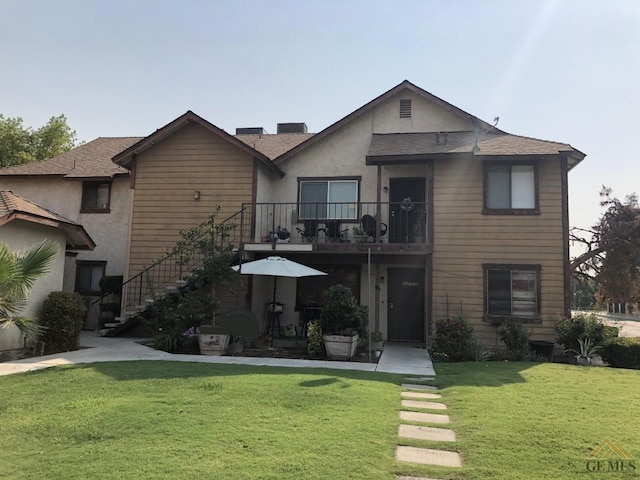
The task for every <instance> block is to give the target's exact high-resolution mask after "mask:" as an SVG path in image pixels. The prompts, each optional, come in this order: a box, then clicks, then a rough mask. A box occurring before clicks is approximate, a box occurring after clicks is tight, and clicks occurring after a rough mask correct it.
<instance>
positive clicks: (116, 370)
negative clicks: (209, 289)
mask: <svg viewBox="0 0 640 480" xmlns="http://www.w3.org/2000/svg"><path fill="white" fill-rule="evenodd" d="M65 368H79V369H90V370H94V371H97V372H100V373H101V374H103V375H105V376H108V377H110V378H112V379H114V380H118V381H135V380H154V379H156V380H169V379H178V378H180V379H185V378H205V377H209V378H211V377H223V376H245V375H248V376H251V375H305V376H309V375H314V376H317V377H318V378H317V379H313V380H308V379H305V380H302V381H301V382H300V386H301V387H307V388H311V387H316V388H317V387H323V386H327V385H332V384H335V383H344V385H343V387H348V386H349V385H348V384H347V383H346V382H344V379H350V380H364V381H378V382H384V383H391V384H394V385H398V386H400V384H401V383H403V376H401V375H396V374H393V373H379V372H365V371H358V370H334V369H327V368H291V367H270V366H256V365H236V364H220V363H191V362H167V361H162V360H145V361H128V362H105V363H91V364H80V365H74V366H69V367H65ZM41 372H46V370H40V371H35V372H31V374H34V375H37V374H38V373H41Z"/></svg>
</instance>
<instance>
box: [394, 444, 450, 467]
mask: <svg viewBox="0 0 640 480" xmlns="http://www.w3.org/2000/svg"><path fill="white" fill-rule="evenodd" d="M396 460H398V461H399V462H409V463H420V464H422V465H437V466H439V467H461V466H462V459H461V458H460V454H459V453H457V452H447V451H445V450H433V449H431V448H416V447H403V446H401V447H397V448H396Z"/></svg>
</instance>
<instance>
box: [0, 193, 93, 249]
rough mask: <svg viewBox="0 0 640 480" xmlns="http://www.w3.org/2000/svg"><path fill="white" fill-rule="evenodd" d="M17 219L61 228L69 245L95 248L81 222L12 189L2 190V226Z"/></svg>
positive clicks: (0, 209)
mask: <svg viewBox="0 0 640 480" xmlns="http://www.w3.org/2000/svg"><path fill="white" fill-rule="evenodd" d="M16 219H20V220H25V221H28V222H33V223H40V224H44V225H49V226H51V227H54V228H61V229H62V230H64V231H65V233H66V234H67V243H68V245H69V246H70V247H71V248H73V249H79V250H93V249H94V248H95V243H94V241H93V239H92V238H91V237H90V236H89V234H88V233H87V232H86V231H85V229H84V227H83V226H82V225H80V224H79V223H76V222H74V221H73V220H69V219H68V218H66V217H63V216H62V215H58V214H57V213H54V212H52V211H51V210H47V209H46V208H43V207H41V206H40V205H37V204H35V203H33V202H32V201H30V200H27V199H26V198H23V197H21V196H19V195H16V194H15V193H13V192H12V191H11V190H0V226H2V225H4V224H5V223H8V222H10V221H12V220H16Z"/></svg>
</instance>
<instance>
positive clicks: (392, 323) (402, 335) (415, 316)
mask: <svg viewBox="0 0 640 480" xmlns="http://www.w3.org/2000/svg"><path fill="white" fill-rule="evenodd" d="M387 276H388V283H387V337H388V338H389V340H403V341H407V342H424V326H425V321H424V269H422V268H389V269H388V271H387Z"/></svg>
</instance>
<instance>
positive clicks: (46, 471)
mask: <svg viewBox="0 0 640 480" xmlns="http://www.w3.org/2000/svg"><path fill="white" fill-rule="evenodd" d="M436 368H437V371H438V376H437V379H438V383H439V384H440V387H441V389H442V394H443V401H444V402H445V403H446V404H447V405H448V407H449V410H448V412H447V413H448V414H449V415H450V417H451V420H452V423H451V425H450V427H451V428H453V429H454V430H455V432H456V434H457V437H458V441H457V442H456V443H455V444H448V445H445V444H436V443H433V442H419V441H404V440H403V441H401V440H399V439H398V437H397V435H396V433H397V426H398V424H399V419H398V413H397V412H398V410H399V409H400V395H399V392H400V388H399V383H400V382H401V377H400V376H396V375H384V374H379V373H378V374H377V373H369V372H346V371H335V370H317V369H285V368H267V367H250V366H241V365H210V364H189V363H178V362H176V363H172V362H124V363H105V364H94V365H89V366H72V367H60V368H55V369H50V370H44V371H39V372H33V373H27V374H19V375H12V376H8V377H0V478H12V479H42V478H47V479H81V478H82V479H85V478H96V479H111V478H113V479H116V478H117V479H121V478H127V479H185V478H187V479H190V480H195V479H226V478H233V479H296V480H298V479H314V480H315V479H388V480H392V479H394V478H395V475H397V474H403V475H415V476H424V477H434V478H441V479H445V478H446V479H465V480H473V479H486V478H491V479H505V480H506V479H509V480H518V479H527V480H535V479H545V480H546V479H563V480H565V479H569V480H570V479H589V478H600V477H601V476H603V475H605V474H604V473H598V472H589V471H587V469H586V462H587V455H588V454H589V453H590V452H591V451H592V450H593V449H594V448H595V447H596V446H597V445H598V444H599V443H600V442H601V441H602V440H603V439H604V438H609V439H611V440H614V441H619V442H620V443H621V444H622V445H623V446H624V447H625V448H626V449H627V450H629V451H630V453H631V454H632V455H634V457H636V458H637V459H638V461H637V470H638V473H640V429H638V428H637V425H638V418H640V402H638V398H640V372H638V371H631V370H614V369H605V368H580V367H575V366H570V365H559V364H532V363H520V362H508V363H507V362H490V363H460V364H438V365H437V367H436ZM439 413H442V412H439ZM398 444H405V445H414V446H427V447H434V448H448V449H452V450H457V451H460V452H461V454H462V456H463V462H464V465H465V466H464V467H463V468H461V469H459V470H451V469H443V468H438V467H421V466H412V465H410V464H400V463H397V462H395V461H394V451H395V447H396V445H398ZM627 465H628V463H627ZM604 478H608V479H618V478H620V479H627V478H637V475H636V472H635V471H631V472H628V471H625V472H617V473H615V472H614V473H606V476H605V477H604Z"/></svg>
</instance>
